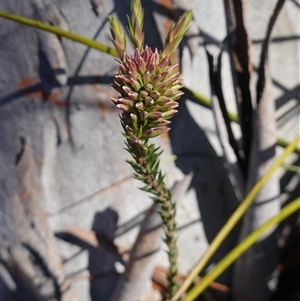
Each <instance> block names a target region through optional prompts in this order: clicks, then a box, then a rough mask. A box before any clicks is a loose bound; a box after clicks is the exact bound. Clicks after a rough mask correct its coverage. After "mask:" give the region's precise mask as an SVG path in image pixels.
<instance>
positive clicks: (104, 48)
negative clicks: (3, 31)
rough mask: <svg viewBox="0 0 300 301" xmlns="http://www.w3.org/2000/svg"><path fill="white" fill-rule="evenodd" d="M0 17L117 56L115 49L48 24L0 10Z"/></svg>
mask: <svg viewBox="0 0 300 301" xmlns="http://www.w3.org/2000/svg"><path fill="white" fill-rule="evenodd" d="M0 17H2V18H5V19H9V20H12V21H16V22H18V23H22V24H25V25H27V26H31V27H34V28H37V29H41V30H45V31H48V32H52V33H55V34H57V35H59V36H61V37H65V38H68V39H70V40H73V41H75V42H78V43H81V44H84V45H86V46H89V47H91V48H95V49H97V50H100V51H102V52H105V53H108V54H110V55H112V56H115V57H116V56H117V52H116V51H115V49H113V48H111V47H109V46H107V45H104V44H101V43H99V42H96V41H95V40H92V39H89V38H87V37H85V36H82V35H79V34H77V33H74V32H71V31H66V30H63V29H61V28H59V27H57V26H53V25H50V24H47V23H43V22H39V21H36V20H33V19H30V18H25V17H22V16H19V15H15V14H11V13H9V12H6V11H3V10H0Z"/></svg>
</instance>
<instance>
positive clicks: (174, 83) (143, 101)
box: [112, 46, 183, 140]
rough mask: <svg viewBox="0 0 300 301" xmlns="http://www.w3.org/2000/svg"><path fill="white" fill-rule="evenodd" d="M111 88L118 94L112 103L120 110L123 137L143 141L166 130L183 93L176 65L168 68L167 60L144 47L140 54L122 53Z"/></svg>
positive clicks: (156, 52) (167, 58)
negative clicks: (132, 137)
mask: <svg viewBox="0 0 300 301" xmlns="http://www.w3.org/2000/svg"><path fill="white" fill-rule="evenodd" d="M113 87H114V88H115V89H116V90H117V91H118V92H119V93H120V96H119V97H113V98H112V101H113V102H114V103H115V104H116V105H117V107H118V108H120V109H121V110H122V111H123V113H122V116H121V120H122V124H123V127H124V129H125V134H127V135H128V136H135V137H136V138H138V139H142V140H145V139H148V138H152V137H155V136H158V135H160V134H162V133H164V132H166V131H168V130H169V128H168V124H169V123H170V121H169V119H170V118H171V117H172V116H173V115H174V114H175V113H176V112H177V110H175V108H177V107H178V102H177V100H178V99H179V98H180V96H181V95H182V94H183V93H182V92H181V91H180V88H182V86H181V84H180V78H179V72H178V65H177V64H176V65H173V66H170V63H169V57H167V56H166V57H164V58H161V56H160V55H159V53H158V50H157V49H155V51H152V49H151V48H149V47H147V46H146V47H145V50H144V51H143V52H142V53H140V51H139V49H136V50H135V53H134V54H133V55H131V56H130V55H127V54H125V55H124V58H123V61H121V62H120V69H119V73H118V74H117V75H116V77H115V83H114V84H113Z"/></svg>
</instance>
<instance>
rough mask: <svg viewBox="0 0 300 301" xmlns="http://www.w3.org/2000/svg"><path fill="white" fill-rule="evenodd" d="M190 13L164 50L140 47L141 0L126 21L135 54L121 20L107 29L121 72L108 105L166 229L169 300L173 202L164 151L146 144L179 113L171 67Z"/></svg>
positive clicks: (174, 73) (112, 20) (174, 71)
mask: <svg viewBox="0 0 300 301" xmlns="http://www.w3.org/2000/svg"><path fill="white" fill-rule="evenodd" d="M191 19H192V12H191V11H187V12H185V13H184V14H183V15H182V16H181V18H180V19H179V20H178V22H177V23H176V24H175V25H174V26H173V27H171V29H170V30H169V33H168V35H167V37H166V40H165V45H164V47H163V49H162V51H160V52H159V51H158V50H157V49H155V50H152V49H151V48H150V47H148V46H144V33H143V31H142V28H143V21H144V13H143V9H142V7H141V3H140V1H139V0H133V1H132V3H131V17H130V18H129V17H128V28H127V29H128V35H129V38H130V40H131V42H132V43H133V45H134V46H135V51H134V54H132V55H129V54H127V53H126V36H125V33H124V31H123V29H122V26H121V24H120V23H119V21H118V20H117V19H116V18H114V17H112V16H110V17H109V24H110V31H111V36H112V42H113V44H114V46H115V48H116V51H117V54H118V56H119V58H120V60H119V64H120V65H119V71H118V74H117V75H116V76H115V83H114V84H113V85H112V86H113V88H114V89H115V90H116V91H118V92H119V96H118V97H113V98H112V99H111V100H112V102H113V103H114V104H115V105H116V106H117V107H118V108H119V109H121V110H122V113H121V115H120V119H121V124H122V127H123V129H124V133H123V135H124V137H125V138H126V142H125V143H126V146H127V150H128V152H129V153H130V154H131V156H132V158H133V160H131V161H128V163H129V164H131V166H132V167H133V169H134V170H135V175H134V176H135V178H136V179H138V180H140V181H142V182H143V183H144V184H145V185H144V186H143V187H142V188H141V189H142V190H144V191H147V192H150V193H151V194H153V197H152V199H153V201H154V202H155V203H156V204H157V210H158V212H159V214H160V216H161V217H162V220H163V224H164V226H165V243H166V244H167V247H168V257H169V262H170V268H169V274H168V284H169V291H168V294H167V297H168V298H170V297H171V296H172V295H174V293H175V292H176V289H177V285H176V274H177V253H178V251H177V247H176V223H175V211H176V210H175V203H173V202H172V198H171V192H170V190H169V189H168V188H167V187H166V185H165V183H164V175H163V174H162V172H161V171H160V169H159V156H160V155H161V153H162V151H161V150H160V149H159V147H155V145H154V144H151V143H150V142H149V139H150V138H153V137H156V136H159V135H161V134H162V133H165V132H167V131H169V129H170V128H169V127H168V125H169V124H170V119H171V117H172V116H173V115H174V114H175V113H176V112H177V110H175V108H177V107H178V103H177V100H179V98H180V97H181V95H182V94H183V92H181V90H180V89H181V88H182V85H181V84H180V77H179V70H178V64H175V65H171V64H170V56H171V55H172V54H174V52H175V50H176V48H177V47H178V45H179V43H180V41H181V40H182V38H183V36H184V34H185V32H186V30H187V27H188V24H189V22H190V21H191Z"/></svg>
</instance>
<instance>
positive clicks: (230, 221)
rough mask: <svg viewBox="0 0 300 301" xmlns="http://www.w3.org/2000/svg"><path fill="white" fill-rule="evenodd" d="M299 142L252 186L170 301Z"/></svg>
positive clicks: (212, 251) (200, 266)
mask: <svg viewBox="0 0 300 301" xmlns="http://www.w3.org/2000/svg"><path fill="white" fill-rule="evenodd" d="M299 142H300V135H298V136H297V137H296V138H295V139H294V141H293V142H292V143H290V144H289V146H288V147H287V148H286V149H285V150H284V152H283V153H282V154H281V155H280V156H279V157H278V159H277V160H276V161H275V162H274V163H273V164H272V165H271V167H270V168H269V169H268V171H267V172H266V173H265V174H264V176H263V177H262V178H261V179H260V180H259V181H258V182H257V183H256V184H255V185H254V186H253V188H252V189H251V190H250V192H249V193H248V195H247V196H246V197H245V199H244V200H243V201H242V203H241V204H240V205H239V207H238V208H237V209H236V210H235V212H234V213H233V214H232V215H231V217H230V218H229V219H228V221H227V222H226V224H225V225H224V226H223V228H222V229H221V230H220V232H219V233H218V234H217V236H216V237H215V238H214V240H213V241H212V243H211V244H210V246H209V247H208V249H207V251H206V252H205V254H204V256H203V257H202V258H201V259H200V260H199V262H198V263H197V265H196V266H195V267H194V268H193V270H192V271H191V272H190V274H189V275H188V277H187V278H186V280H185V281H184V283H183V285H182V286H181V287H180V289H179V290H178V292H177V293H176V295H175V296H174V297H173V298H172V301H175V300H178V299H179V297H180V296H181V295H182V294H183V293H184V292H185V291H186V290H187V289H188V288H189V287H190V285H191V284H192V283H193V280H194V278H195V277H196V276H197V275H198V274H199V273H200V272H201V271H202V270H203V268H204V267H205V266H206V264H207V263H208V261H209V260H210V259H211V257H212V256H213V255H214V254H215V252H216V251H217V250H218V248H219V247H220V245H221V244H222V242H223V241H224V240H225V238H226V237H227V236H228V234H229V233H230V231H231V230H232V229H233V228H234V226H235V225H236V224H237V222H238V221H239V220H240V219H241V217H242V216H243V215H244V213H245V212H246V210H247V209H248V208H249V206H250V205H251V204H252V202H253V201H254V199H255V197H256V195H257V193H258V192H259V191H260V189H261V188H262V187H263V186H264V185H265V183H266V182H267V181H268V180H269V179H270V177H271V176H272V174H273V173H274V172H275V170H276V169H277V168H278V167H280V166H281V165H282V163H283V161H284V160H285V158H286V157H287V156H288V155H289V154H290V153H291V152H293V150H294V149H295V148H296V146H297V144H298V143H299Z"/></svg>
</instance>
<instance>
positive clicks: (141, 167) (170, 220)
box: [126, 137, 178, 300]
mask: <svg viewBox="0 0 300 301" xmlns="http://www.w3.org/2000/svg"><path fill="white" fill-rule="evenodd" d="M126 145H127V147H128V149H127V150H128V152H129V153H130V154H131V156H132V157H133V159H134V161H128V163H129V164H130V165H131V166H132V167H133V169H134V170H135V172H136V174H135V175H134V178H135V179H137V180H140V181H141V182H143V183H144V184H145V185H146V186H144V187H142V188H141V189H142V190H144V191H146V192H149V193H151V194H152V195H154V196H153V197H152V199H153V201H154V202H155V203H156V205H157V212H158V213H159V215H160V216H161V218H162V222H163V225H164V228H165V231H164V232H165V239H164V241H165V243H166V245H167V248H168V252H167V253H168V259H169V272H168V276H167V280H168V291H167V294H166V298H167V299H168V300H169V299H171V298H172V296H174V295H175V293H176V291H177V289H178V285H177V279H176V276H177V270H178V269H177V257H178V249H177V244H176V220H175V215H176V204H175V203H174V202H173V201H172V194H171V191H170V190H169V189H168V188H167V186H166V184H165V182H164V176H163V174H162V172H161V170H160V169H159V163H160V160H159V157H160V154H161V152H160V151H159V148H155V146H154V144H150V145H149V144H148V140H145V141H144V142H143V144H141V142H135V140H133V139H132V138H131V137H128V138H127V143H126Z"/></svg>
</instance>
